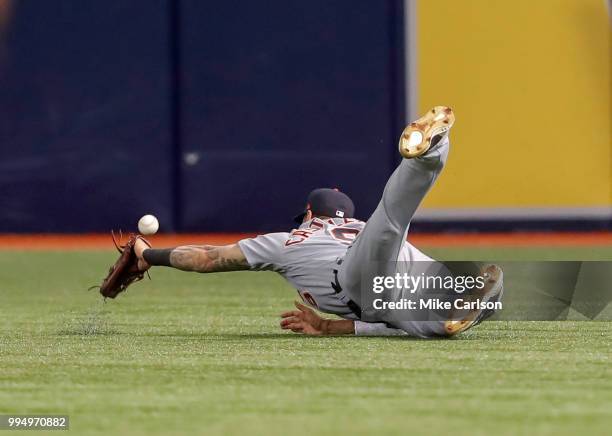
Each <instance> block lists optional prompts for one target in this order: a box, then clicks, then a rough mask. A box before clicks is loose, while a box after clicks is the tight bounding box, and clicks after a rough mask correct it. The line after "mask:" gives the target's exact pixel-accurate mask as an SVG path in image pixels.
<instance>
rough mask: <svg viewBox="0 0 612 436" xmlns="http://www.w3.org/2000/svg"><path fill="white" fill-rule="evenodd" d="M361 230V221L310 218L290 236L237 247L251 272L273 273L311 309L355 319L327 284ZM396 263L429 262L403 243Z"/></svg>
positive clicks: (253, 240) (270, 235)
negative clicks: (285, 282) (293, 288)
mask: <svg viewBox="0 0 612 436" xmlns="http://www.w3.org/2000/svg"><path fill="white" fill-rule="evenodd" d="M364 226H365V223H364V222H363V221H358V220H355V219H349V218H333V219H332V218H330V219H326V220H322V219H318V218H314V219H312V220H310V221H307V222H305V223H303V224H302V225H301V226H300V227H299V228H298V229H295V230H293V231H291V232H290V233H286V232H282V233H268V234H265V235H260V236H257V237H255V238H250V239H243V240H241V241H240V242H239V243H238V244H239V245H240V248H241V249H242V252H243V253H244V255H245V257H246V259H247V262H248V263H249V265H250V266H251V269H253V270H271V271H276V272H277V273H279V274H281V275H282V276H283V277H284V278H285V279H286V280H287V281H288V282H289V283H291V285H292V286H294V287H295V288H296V289H297V291H298V293H299V294H300V296H301V298H302V300H304V301H305V302H306V303H308V304H310V305H311V306H313V307H315V308H317V309H319V310H321V311H322V312H326V313H333V314H336V315H339V316H341V317H343V318H348V319H357V317H356V315H355V314H354V313H353V312H352V311H351V309H349V307H348V306H347V305H346V304H345V303H344V302H343V301H341V299H340V298H339V296H338V294H336V292H335V291H334V289H333V288H332V286H331V283H332V282H333V280H334V273H333V271H334V269H338V264H339V262H340V261H341V260H342V259H343V258H344V256H345V255H346V252H347V249H348V248H349V246H350V245H351V244H352V243H353V241H354V240H355V239H356V238H357V237H358V235H359V233H360V232H361V230H362V229H363V227H364ZM398 260H399V261H406V262H407V261H415V260H431V259H430V258H429V257H427V256H426V255H424V254H423V253H421V252H420V251H419V250H418V249H416V248H415V247H414V246H412V245H411V244H409V243H407V242H405V243H404V246H403V248H402V249H401V250H400V254H399V256H398Z"/></svg>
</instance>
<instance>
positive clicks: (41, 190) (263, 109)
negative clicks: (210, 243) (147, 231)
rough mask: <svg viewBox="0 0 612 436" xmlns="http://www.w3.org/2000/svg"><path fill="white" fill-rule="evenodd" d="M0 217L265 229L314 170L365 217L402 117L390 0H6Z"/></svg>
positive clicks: (60, 225)
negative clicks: (151, 218)
mask: <svg viewBox="0 0 612 436" xmlns="http://www.w3.org/2000/svg"><path fill="white" fill-rule="evenodd" d="M12 4H13V11H12V19H11V20H10V21H9V25H8V28H7V29H5V31H4V32H0V34H3V35H4V36H0V111H1V112H0V113H2V116H1V117H0V204H1V210H0V232H48V231H51V232H84V231H108V230H110V229H111V228H123V229H130V228H133V227H134V224H135V222H136V220H137V219H138V217H139V216H140V215H142V214H143V213H146V212H150V213H154V214H156V215H157V216H158V217H159V218H160V221H161V223H162V229H163V230H166V231H269V230H279V229H286V228H288V227H291V225H292V223H291V216H292V215H293V214H295V213H297V212H298V211H299V210H300V209H301V208H302V207H303V202H304V198H305V196H306V194H307V193H308V192H309V191H310V190H311V189H313V188H315V187H320V186H330V187H340V188H341V189H342V190H344V191H345V192H347V193H348V194H349V195H351V196H352V197H353V198H354V200H355V202H356V204H357V213H358V215H359V216H360V217H362V218H366V217H367V216H368V215H369V213H370V212H371V211H372V210H373V208H374V207H375V205H376V203H377V201H378V198H379V196H380V193H381V191H382V188H383V186H384V182H385V180H386V178H387V176H388V175H389V174H390V172H391V171H392V169H393V167H394V165H395V163H396V161H397V157H396V156H397V154H396V148H395V147H396V140H397V136H398V135H399V133H400V131H401V128H402V126H401V122H402V121H401V120H402V118H403V107H402V103H403V101H404V99H403V89H402V85H401V84H402V82H403V79H402V68H403V67H402V61H401V59H402V50H403V47H402V41H403V36H402V35H403V33H402V16H403V15H402V10H401V5H402V1H401V0H388V1H370V0H334V1H329V0H311V1H308V2H304V1H297V0H268V1H262V2H260V1H251V0H240V1H239V0H229V1H201V0H129V1H121V2H120V1H117V2H108V1H106V0H88V1H61V2H45V1H37V0H21V1H19V2H13V3H12Z"/></svg>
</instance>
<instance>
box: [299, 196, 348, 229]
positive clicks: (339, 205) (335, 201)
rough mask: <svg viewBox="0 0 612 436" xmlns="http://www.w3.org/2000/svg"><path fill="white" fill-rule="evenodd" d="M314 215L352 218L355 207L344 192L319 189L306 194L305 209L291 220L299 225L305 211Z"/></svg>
mask: <svg viewBox="0 0 612 436" xmlns="http://www.w3.org/2000/svg"><path fill="white" fill-rule="evenodd" d="M309 210H310V211H312V213H313V214H314V215H323V216H329V217H332V218H353V216H354V214H355V205H354V204H353V200H351V199H350V198H349V196H348V195H346V194H345V193H344V192H340V191H339V190H337V189H330V188H319V189H315V190H314V191H312V192H311V193H310V194H308V200H307V203H306V209H305V210H304V212H302V213H301V214H299V215H296V216H295V217H294V218H293V220H294V221H295V222H296V223H298V224H301V223H302V221H303V220H304V215H306V212H307V211H309Z"/></svg>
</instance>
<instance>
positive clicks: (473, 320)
mask: <svg viewBox="0 0 612 436" xmlns="http://www.w3.org/2000/svg"><path fill="white" fill-rule="evenodd" d="M481 271H482V273H481V274H482V277H483V278H484V279H485V284H484V286H483V288H482V290H479V291H478V292H476V293H475V294H474V295H471V296H470V297H471V299H479V300H481V301H482V302H483V303H486V302H490V301H491V302H495V301H500V300H501V297H502V295H503V292H504V273H503V271H502V269H501V268H500V267H499V266H497V265H487V266H485V267H484V268H483V269H482V270H481ZM494 312H495V311H494V310H492V309H484V310H478V309H474V310H470V311H469V312H468V313H467V314H465V315H464V316H462V317H461V318H459V319H456V320H455V319H451V320H448V321H445V322H444V330H445V331H446V334H447V335H449V336H452V335H456V334H458V333H461V332H464V331H466V330H468V329H469V328H471V327H474V326H475V325H477V324H480V323H481V322H482V321H484V320H485V319H487V318H488V317H490V316H491V315H493V313H494ZM453 318H454V317H453Z"/></svg>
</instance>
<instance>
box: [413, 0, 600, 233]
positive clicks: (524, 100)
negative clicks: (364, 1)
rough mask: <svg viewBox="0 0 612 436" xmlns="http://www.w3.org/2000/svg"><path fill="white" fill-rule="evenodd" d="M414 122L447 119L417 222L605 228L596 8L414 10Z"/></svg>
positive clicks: (517, 5) (554, 1)
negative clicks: (447, 152) (445, 108)
mask: <svg viewBox="0 0 612 436" xmlns="http://www.w3.org/2000/svg"><path fill="white" fill-rule="evenodd" d="M417 11H418V31H417V35H418V42H417V49H418V60H419V65H418V84H419V86H418V92H419V98H418V102H419V107H420V109H421V111H423V110H426V109H427V108H429V107H431V106H432V105H435V104H447V105H450V106H452V107H453V108H454V109H455V111H456V115H457V124H456V127H455V128H454V129H453V143H454V147H453V148H452V151H451V156H450V159H449V162H448V165H447V168H446V169H445V172H444V175H443V176H442V177H441V178H440V179H439V182H438V183H437V185H436V186H435V187H434V188H433V190H432V191H431V193H430V195H429V196H428V198H427V200H426V202H425V205H426V206H427V209H425V210H423V211H422V213H421V216H422V217H424V218H427V219H428V220H442V221H444V220H446V221H449V220H456V221H462V220H463V221H472V222H474V221H478V220H481V221H483V220H484V221H486V220H506V221H515V222H516V221H520V220H523V219H531V220H544V221H545V220H550V219H553V220H555V219H557V220H558V219H567V220H571V221H576V222H579V221H581V220H587V221H588V220H592V221H595V222H597V221H600V222H605V221H607V220H609V219H610V218H611V217H612V139H611V120H612V113H611V108H610V96H611V89H610V59H611V56H610V54H611V53H610V20H609V16H608V12H607V10H606V5H605V1H604V0H537V1H533V0H516V1H512V2H508V1H505V2H504V1H491V0H461V1H455V0H434V1H418V2H417Z"/></svg>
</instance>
